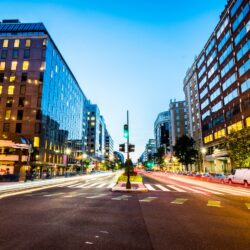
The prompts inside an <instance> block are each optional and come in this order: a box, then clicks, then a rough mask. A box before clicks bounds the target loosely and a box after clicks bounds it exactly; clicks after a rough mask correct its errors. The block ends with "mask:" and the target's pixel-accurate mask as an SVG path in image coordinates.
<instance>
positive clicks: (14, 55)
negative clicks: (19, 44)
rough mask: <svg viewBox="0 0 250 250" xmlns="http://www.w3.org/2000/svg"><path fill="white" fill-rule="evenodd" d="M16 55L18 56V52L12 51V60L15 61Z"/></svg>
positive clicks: (16, 50)
mask: <svg viewBox="0 0 250 250" xmlns="http://www.w3.org/2000/svg"><path fill="white" fill-rule="evenodd" d="M18 54H19V50H18V49H13V51H12V59H17V58H18Z"/></svg>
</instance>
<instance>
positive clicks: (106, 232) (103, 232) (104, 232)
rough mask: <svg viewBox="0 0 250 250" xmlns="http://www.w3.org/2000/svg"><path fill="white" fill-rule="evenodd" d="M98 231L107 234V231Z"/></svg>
mask: <svg viewBox="0 0 250 250" xmlns="http://www.w3.org/2000/svg"><path fill="white" fill-rule="evenodd" d="M100 233H102V234H109V232H108V231H100Z"/></svg>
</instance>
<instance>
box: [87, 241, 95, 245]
mask: <svg viewBox="0 0 250 250" xmlns="http://www.w3.org/2000/svg"><path fill="white" fill-rule="evenodd" d="M85 244H87V245H93V244H94V243H93V242H90V241H86V242H85Z"/></svg>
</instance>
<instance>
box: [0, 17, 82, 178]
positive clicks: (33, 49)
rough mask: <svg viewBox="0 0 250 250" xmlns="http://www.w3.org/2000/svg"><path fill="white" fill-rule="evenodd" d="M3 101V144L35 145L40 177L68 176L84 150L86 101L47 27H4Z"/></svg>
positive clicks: (0, 37) (12, 23) (0, 32)
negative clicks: (75, 157) (74, 159)
mask: <svg viewBox="0 0 250 250" xmlns="http://www.w3.org/2000/svg"><path fill="white" fill-rule="evenodd" d="M0 100H1V103H0V140H10V141H13V142H15V143H20V142H26V143H27V144H31V145H32V151H31V152H32V154H31V158H30V164H31V166H32V167H33V168H34V169H36V171H37V172H40V173H41V174H42V172H43V171H50V172H51V173H52V174H63V172H64V171H65V170H66V168H67V167H68V163H69V161H68V160H69V159H70V158H72V155H71V153H72V152H81V151H82V150H83V149H84V138H85V136H86V134H85V132H86V128H85V127H84V121H85V117H84V116H83V114H84V112H85V108H86V107H85V104H86V97H85V95H84V93H83V91H82V90H81V88H80V86H79V84H78V82H77V80H76V79H75V77H74V75H73V73H72V72H71V70H70V68H69V66H68V65H67V63H66V61H65V60H64V58H63V56H62V55H61V53H60V51H59V49H58V48H57V46H56V44H55V43H54V41H53V40H52V38H51V36H50V34H49V33H48V31H47V29H46V28H45V26H44V25H43V24H42V23H20V22H19V21H18V20H3V21H2V22H1V23H0ZM0 164H1V163H0ZM8 164H9V166H12V167H14V172H15V173H19V172H20V168H22V166H21V167H20V166H17V165H15V162H12V163H11V162H9V163H8Z"/></svg>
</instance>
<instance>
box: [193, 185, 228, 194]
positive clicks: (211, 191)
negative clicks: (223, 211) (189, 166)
mask: <svg viewBox="0 0 250 250" xmlns="http://www.w3.org/2000/svg"><path fill="white" fill-rule="evenodd" d="M194 188H197V189H199V190H203V191H205V192H208V193H211V194H223V193H220V192H217V191H214V190H210V189H206V188H202V187H197V186H195V187H194Z"/></svg>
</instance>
